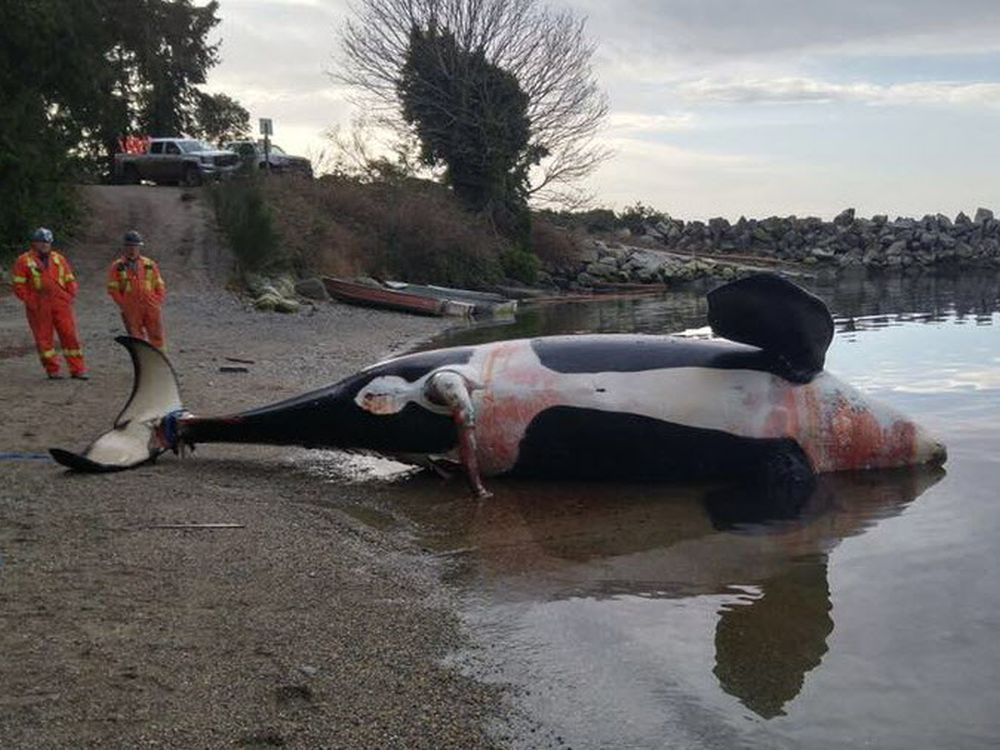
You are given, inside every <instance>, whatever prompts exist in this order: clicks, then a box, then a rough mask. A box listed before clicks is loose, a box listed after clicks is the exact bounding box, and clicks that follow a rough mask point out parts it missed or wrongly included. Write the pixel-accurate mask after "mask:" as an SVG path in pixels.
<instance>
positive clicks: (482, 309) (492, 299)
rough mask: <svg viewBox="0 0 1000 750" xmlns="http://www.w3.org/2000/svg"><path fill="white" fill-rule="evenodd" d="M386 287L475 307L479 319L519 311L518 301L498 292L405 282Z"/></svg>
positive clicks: (387, 284)
mask: <svg viewBox="0 0 1000 750" xmlns="http://www.w3.org/2000/svg"><path fill="white" fill-rule="evenodd" d="M385 286H387V287H388V288H389V289H393V290H395V291H399V292H405V293H407V294H416V295H419V296H421V297H429V298H431V299H440V300H445V301H448V302H464V303H467V304H471V305H474V309H473V311H472V314H473V315H474V316H476V317H477V318H479V317H487V316H495V315H513V314H514V313H515V312H516V311H517V300H514V299H510V298H508V297H504V296H503V295H502V294H497V293H496V292H477V291H473V290H471V289H455V288H453V287H447V286H435V285H434V284H407V283H406V282H403V281H386V282H385Z"/></svg>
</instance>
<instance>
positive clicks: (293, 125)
mask: <svg viewBox="0 0 1000 750" xmlns="http://www.w3.org/2000/svg"><path fill="white" fill-rule="evenodd" d="M551 5H553V6H555V7H558V8H564V7H568V8H570V9H572V10H573V11H575V12H576V13H578V14H580V15H583V16H585V17H586V18H587V19H588V30H589V33H590V36H591V38H592V39H593V40H594V41H595V42H596V44H597V52H596V55H595V59H594V65H595V71H596V74H597V77H598V79H599V81H600V83H601V85H602V86H603V87H604V89H605V91H606V92H607V94H608V97H609V100H610V103H611V113H610V116H609V118H608V123H607V127H606V129H605V132H604V134H603V136H602V138H603V139H604V140H605V141H606V143H607V144H608V145H609V146H611V147H612V148H613V149H614V156H612V158H611V159H610V160H609V161H608V162H607V163H606V164H604V165H603V166H602V167H601V169H600V171H599V172H598V173H596V174H595V175H594V176H593V178H592V179H591V181H590V185H589V187H590V189H591V190H592V192H593V193H594V194H595V196H596V198H597V200H596V202H597V203H598V204H600V205H606V206H611V207H613V208H618V209H620V208H622V207H624V206H626V205H629V204H631V203H634V202H636V201H642V202H643V203H646V204H647V205H652V206H655V207H656V208H659V209H661V210H664V211H667V212H668V213H670V214H672V215H674V216H676V217H678V218H687V219H693V218H708V217H710V216H727V217H729V218H732V219H735V218H737V217H739V215H741V214H744V215H746V216H767V215H772V214H779V215H789V214H796V215H799V216H804V215H818V216H823V217H827V218H829V217H832V216H833V215H835V214H836V213H838V212H839V211H840V210H841V209H843V208H845V207H848V206H852V207H854V208H856V209H857V211H858V212H859V214H860V215H865V216H870V215H872V214H876V213H888V214H890V215H892V216H895V215H907V216H911V215H916V216H922V215H923V214H925V213H937V212H942V213H945V214H948V215H950V216H954V215H955V214H956V213H957V212H958V211H962V210H964V211H965V212H966V213H968V214H970V215H971V214H972V212H974V211H975V210H976V208H977V207H979V206H985V207H987V208H991V209H993V210H995V211H997V212H998V213H1000V0H951V1H950V2H943V0H837V2H833V0H623V1H621V2H611V1H609V0H570V1H569V2H562V3H552V4H551ZM348 13H349V4H348V2H347V0H220V8H219V16H220V17H221V19H222V22H221V23H220V25H219V27H218V36H219V38H221V40H222V48H221V56H222V62H221V64H220V65H219V66H218V67H217V68H215V69H214V70H213V71H212V73H211V74H210V77H209V87H210V88H211V89H212V90H218V91H225V92H227V93H229V94H231V95H233V96H235V97H236V98H237V99H239V100H240V101H241V102H242V103H243V104H244V106H246V107H247V108H248V109H249V110H250V113H251V115H252V116H253V117H254V118H257V117H271V118H273V119H274V125H275V136H274V139H275V142H276V143H278V144H280V145H282V146H283V147H285V149H286V150H289V151H295V152H298V153H302V154H304V155H306V156H312V157H314V156H316V154H318V153H319V152H320V151H321V150H322V149H323V148H324V146H325V141H324V138H323V132H324V131H325V130H326V129H327V128H329V127H330V126H332V125H336V124H338V123H339V124H342V125H347V124H348V123H349V122H350V119H351V116H352V108H351V105H350V104H349V103H348V100H347V97H348V92H347V91H345V90H344V89H343V88H341V87H340V86H339V85H337V84H335V83H334V82H333V81H331V79H330V78H329V77H328V76H327V75H326V71H328V70H330V69H332V68H333V67H334V66H335V65H336V64H337V59H338V55H339V49H338V39H339V37H338V34H339V30H340V27H341V24H342V22H343V20H344V18H345V17H346V16H347V14H348ZM254 122H255V123H256V119H255V120H254Z"/></svg>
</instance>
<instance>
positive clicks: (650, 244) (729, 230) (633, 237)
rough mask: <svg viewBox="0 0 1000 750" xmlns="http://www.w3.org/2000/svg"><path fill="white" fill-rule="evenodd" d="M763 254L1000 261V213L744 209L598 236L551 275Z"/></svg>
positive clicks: (677, 267) (646, 272)
mask: <svg viewBox="0 0 1000 750" xmlns="http://www.w3.org/2000/svg"><path fill="white" fill-rule="evenodd" d="M705 255H711V256H713V257H711V258H706V257H704V256H705ZM726 256H733V257H732V258H731V259H727V257H726ZM755 261H757V262H758V263H764V264H785V265H786V266H787V265H794V264H802V265H805V266H816V265H821V266H830V267H834V268H838V267H843V268H847V267H852V266H856V267H865V268H896V269H899V268H903V269H922V270H931V269H938V268H940V269H947V268H953V267H966V266H972V267H993V268H1000V221H998V220H997V219H996V218H994V216H993V212H992V211H990V210H988V209H985V208H980V209H979V210H978V211H976V213H975V216H974V217H973V218H969V217H968V216H967V215H966V214H964V213H960V214H958V216H956V217H955V219H954V220H952V219H950V218H949V217H947V216H944V215H943V214H936V215H927V216H924V218H922V219H911V218H896V219H894V220H890V219H889V218H888V216H885V215H880V216H873V217H871V218H870V219H866V218H858V217H856V216H855V212H854V209H847V210H845V211H843V212H841V213H840V214H839V215H838V216H837V217H836V218H835V219H834V220H833V221H823V220H822V219H819V218H815V217H807V218H797V217H795V216H789V217H784V218H783V217H778V216H772V217H770V218H767V219H746V218H742V217H741V218H740V220H739V221H737V222H735V223H731V222H729V221H728V220H727V219H723V218H715V219H710V220H709V221H707V222H703V221H688V222H685V221H681V220H678V219H668V220H666V221H660V222H657V223H656V224H655V225H647V226H645V227H644V228H643V230H642V232H641V233H638V234H635V233H632V232H629V231H628V230H627V229H626V230H619V232H618V233H617V235H616V237H615V240H614V241H610V242H605V241H602V240H594V239H591V240H589V241H588V242H586V243H585V244H584V246H583V249H582V251H581V253H580V255H579V257H578V258H577V260H576V261H575V262H573V263H564V264H563V265H562V266H560V267H558V268H551V269H547V273H548V278H546V279H544V281H548V282H551V283H552V284H554V285H555V286H558V287H561V288H568V289H574V288H594V287H599V286H601V285H602V284H608V283H612V284H613V283H669V282H672V281H678V280H682V281H683V280H691V279H696V278H701V277H704V276H716V277H722V278H729V277H733V276H736V275H740V274H741V273H744V272H746V271H747V270H749V268H750V267H751V266H753V265H754V262H755Z"/></svg>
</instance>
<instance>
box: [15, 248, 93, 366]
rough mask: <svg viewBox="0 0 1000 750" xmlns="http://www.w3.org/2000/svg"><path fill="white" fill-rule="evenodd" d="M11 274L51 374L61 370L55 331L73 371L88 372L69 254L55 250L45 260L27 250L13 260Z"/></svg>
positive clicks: (75, 285)
mask: <svg viewBox="0 0 1000 750" xmlns="http://www.w3.org/2000/svg"><path fill="white" fill-rule="evenodd" d="M12 275H13V286H14V294H15V295H16V296H17V298H18V299H19V300H21V301H22V302H23V303H24V309H25V312H26V313H27V316H28V325H29V326H31V332H32V334H34V337H35V344H36V345H37V347H38V356H39V357H40V358H41V360H42V364H43V365H44V367H45V369H46V370H47V371H48V372H49V373H57V372H59V357H58V356H57V355H56V351H55V342H54V339H53V332H55V333H58V334H59V342H60V343H61V344H62V350H63V354H64V355H65V356H66V363H67V364H68V365H69V369H70V371H71V372H73V373H83V372H86V367H85V366H84V364H83V351H82V350H81V348H80V339H79V337H78V336H77V333H76V319H75V318H74V316H73V300H74V299H75V298H76V289H77V283H76V277H75V276H74V275H73V267H72V266H71V265H70V264H69V261H68V260H66V257H65V256H64V255H63V254H62V253H60V252H58V251H56V250H52V251H50V252H49V255H48V261H47V262H46V261H45V260H43V258H42V256H41V255H40V254H39V253H36V252H35V251H34V250H28V251H27V252H24V253H21V255H19V256H18V258H17V260H16V261H14V269H13V274H12Z"/></svg>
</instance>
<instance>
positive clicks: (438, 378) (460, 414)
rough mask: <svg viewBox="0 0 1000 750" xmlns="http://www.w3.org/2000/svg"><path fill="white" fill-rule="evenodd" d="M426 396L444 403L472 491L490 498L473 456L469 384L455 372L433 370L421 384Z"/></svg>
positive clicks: (477, 462) (474, 426)
mask: <svg viewBox="0 0 1000 750" xmlns="http://www.w3.org/2000/svg"><path fill="white" fill-rule="evenodd" d="M425 388H426V390H425V393H426V396H427V398H428V399H429V400H431V401H432V402H434V403H438V404H441V405H442V406H447V407H448V409H449V411H450V412H451V418H452V420H453V421H454V422H455V427H456V428H457V430H458V455H459V459H460V460H461V462H462V467H463V468H464V469H465V476H466V479H468V481H469V486H470V487H472V491H473V492H475V493H476V495H477V496H478V497H480V498H484V497H490V496H491V494H492V493H491V492H489V490H487V489H486V487H485V486H484V485H483V479H482V476H480V474H479V459H478V458H477V457H476V450H477V448H476V411H475V407H473V405H472V397H471V396H470V394H469V385H468V383H467V382H466V380H465V378H464V377H462V376H461V375H460V374H459V373H457V372H453V371H451V370H441V371H440V372H436V373H434V375H432V376H431V377H430V378H429V379H428V380H427V385H426V386H425Z"/></svg>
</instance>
